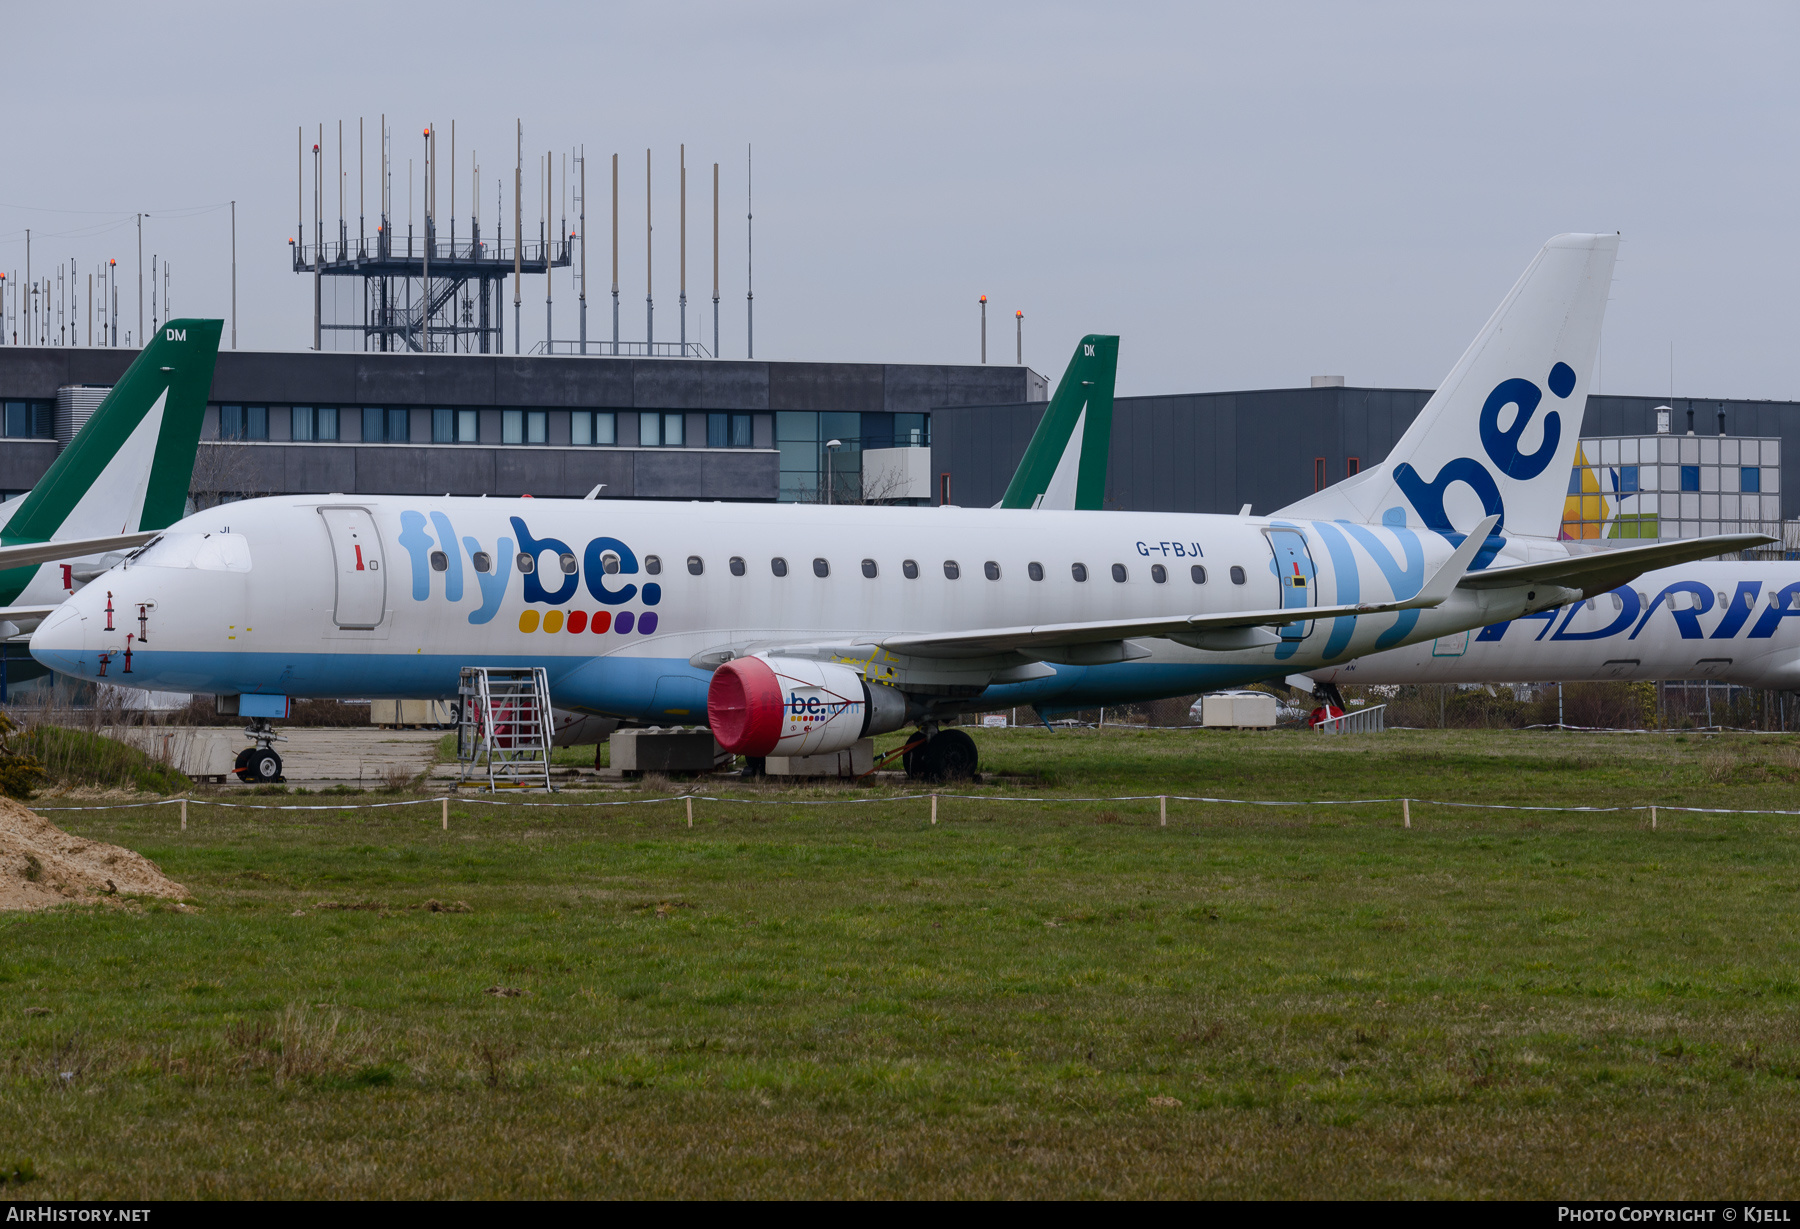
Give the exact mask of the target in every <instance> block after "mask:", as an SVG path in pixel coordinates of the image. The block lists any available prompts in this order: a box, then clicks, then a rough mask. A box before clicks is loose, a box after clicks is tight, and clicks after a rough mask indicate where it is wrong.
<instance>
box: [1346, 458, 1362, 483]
mask: <svg viewBox="0 0 1800 1229" xmlns="http://www.w3.org/2000/svg"><path fill="white" fill-rule="evenodd" d="M1360 473H1362V459H1361V458H1360V457H1345V458H1344V477H1346V478H1354V477H1356V475H1358V474H1360Z"/></svg>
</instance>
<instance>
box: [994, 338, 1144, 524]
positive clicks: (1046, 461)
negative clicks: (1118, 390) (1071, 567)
mask: <svg viewBox="0 0 1800 1229" xmlns="http://www.w3.org/2000/svg"><path fill="white" fill-rule="evenodd" d="M1118 370H1119V339H1118V338H1117V337H1111V336H1106V335H1104V334H1096V333H1090V334H1088V335H1087V336H1086V337H1083V338H1082V339H1081V343H1080V344H1079V345H1077V346H1076V347H1075V356H1074V357H1073V358H1071V359H1070V360H1069V367H1068V370H1066V371H1064V372H1063V377H1062V379H1061V381H1059V382H1058V383H1057V385H1056V394H1055V396H1053V397H1051V398H1050V404H1049V406H1048V407H1046V408H1045V410H1044V416H1043V418H1041V419H1039V420H1038V427H1037V431H1036V432H1035V433H1034V434H1033V435H1032V437H1031V444H1030V446H1029V447H1027V448H1026V449H1025V455H1024V457H1023V458H1021V459H1020V461H1019V468H1018V469H1017V470H1016V471H1014V473H1013V478H1012V482H1011V483H1010V484H1009V485H1008V486H1007V488H1006V494H1005V496H1003V497H1002V498H1001V500H1000V506H1001V507H1002V508H1060V509H1065V510H1069V509H1080V510H1083V511H1089V512H1092V511H1098V510H1099V509H1100V506H1101V504H1102V502H1103V501H1104V500H1105V498H1106V458H1107V455H1108V453H1109V452H1110V451H1111V448H1112V412H1113V381H1114V379H1115V377H1116V376H1117V375H1118Z"/></svg>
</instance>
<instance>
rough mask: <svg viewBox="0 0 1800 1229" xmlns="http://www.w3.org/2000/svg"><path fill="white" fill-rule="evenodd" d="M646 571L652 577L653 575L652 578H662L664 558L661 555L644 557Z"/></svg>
mask: <svg viewBox="0 0 1800 1229" xmlns="http://www.w3.org/2000/svg"><path fill="white" fill-rule="evenodd" d="M644 571H646V572H648V573H650V575H652V576H661V575H662V556H661V555H645V556H644Z"/></svg>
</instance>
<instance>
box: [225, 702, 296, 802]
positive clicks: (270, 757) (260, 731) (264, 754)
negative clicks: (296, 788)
mask: <svg viewBox="0 0 1800 1229" xmlns="http://www.w3.org/2000/svg"><path fill="white" fill-rule="evenodd" d="M244 735H245V736H246V737H248V738H252V739H254V740H255V741H256V745H255V746H254V747H245V748H244V749H243V750H242V751H240V752H238V757H237V766H236V767H235V768H233V769H232V771H233V772H235V773H236V774H237V778H238V780H240V781H242V782H244V783H245V784H247V785H260V784H263V783H264V782H276V781H284V780H286V778H285V777H283V776H282V775H281V756H280V755H279V754H277V753H276V751H275V748H274V746H273V744H275V743H278V742H281V743H284V742H286V741H287V739H286V738H284V737H282V736H281V735H280V734H277V733H276V732H275V730H274V727H272V726H271V725H270V724H269V719H268V718H267V717H252V718H251V719H250V724H249V725H248V726H246V727H245V728H244Z"/></svg>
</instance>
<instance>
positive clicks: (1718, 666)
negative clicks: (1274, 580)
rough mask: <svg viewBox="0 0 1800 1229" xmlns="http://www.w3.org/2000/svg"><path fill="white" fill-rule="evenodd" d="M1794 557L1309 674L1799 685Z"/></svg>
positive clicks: (1662, 577) (1630, 592)
mask: <svg viewBox="0 0 1800 1229" xmlns="http://www.w3.org/2000/svg"><path fill="white" fill-rule="evenodd" d="M1795 616H1800V563H1796V562H1792V561H1779V562H1760V561H1757V562H1751V561H1726V562H1719V561H1713V562H1704V563H1688V564H1683V565H1682V566H1680V567H1673V568H1658V569H1657V570H1656V571H1653V572H1646V573H1644V574H1643V575H1642V576H1640V577H1638V578H1637V580H1635V581H1633V582H1632V583H1631V584H1629V585H1620V586H1619V587H1618V588H1616V589H1614V590H1613V591H1612V592H1610V593H1601V594H1597V595H1595V596H1594V597H1590V598H1588V599H1587V600H1585V601H1582V602H1576V603H1574V604H1572V605H1570V606H1568V607H1567V608H1566V609H1560V610H1543V611H1539V612H1537V613H1536V614H1532V615H1528V616H1526V617H1524V618H1523V619H1518V620H1514V621H1511V622H1506V623H1496V624H1494V625H1493V626H1492V627H1484V628H1481V629H1480V630H1478V631H1469V632H1457V633H1455V634H1454V635H1450V636H1444V637H1440V638H1438V639H1436V640H1431V641H1424V642H1421V643H1418V644H1411V645H1407V646H1406V647H1404V648H1397V649H1389V650H1387V651H1386V652H1382V653H1371V654H1369V655H1368V656H1367V657H1359V658H1357V659H1356V660H1354V661H1346V662H1342V663H1339V664H1336V665H1330V666H1326V667H1323V668H1321V669H1318V670H1309V671H1307V672H1306V673H1307V674H1308V675H1309V676H1310V677H1311V678H1312V679H1313V680H1314V681H1316V682H1319V683H1327V684H1332V685H1334V686H1335V685H1338V684H1345V683H1557V682H1560V683H1569V682H1577V681H1587V680H1603V679H1719V680H1722V681H1724V682H1727V683H1738V684H1741V685H1742V686H1745V687H1758V688H1770V689H1773V690H1777V691H1793V690H1800V622H1795V623H1789V622H1788V620H1789V619H1791V618H1794V617H1795Z"/></svg>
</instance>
